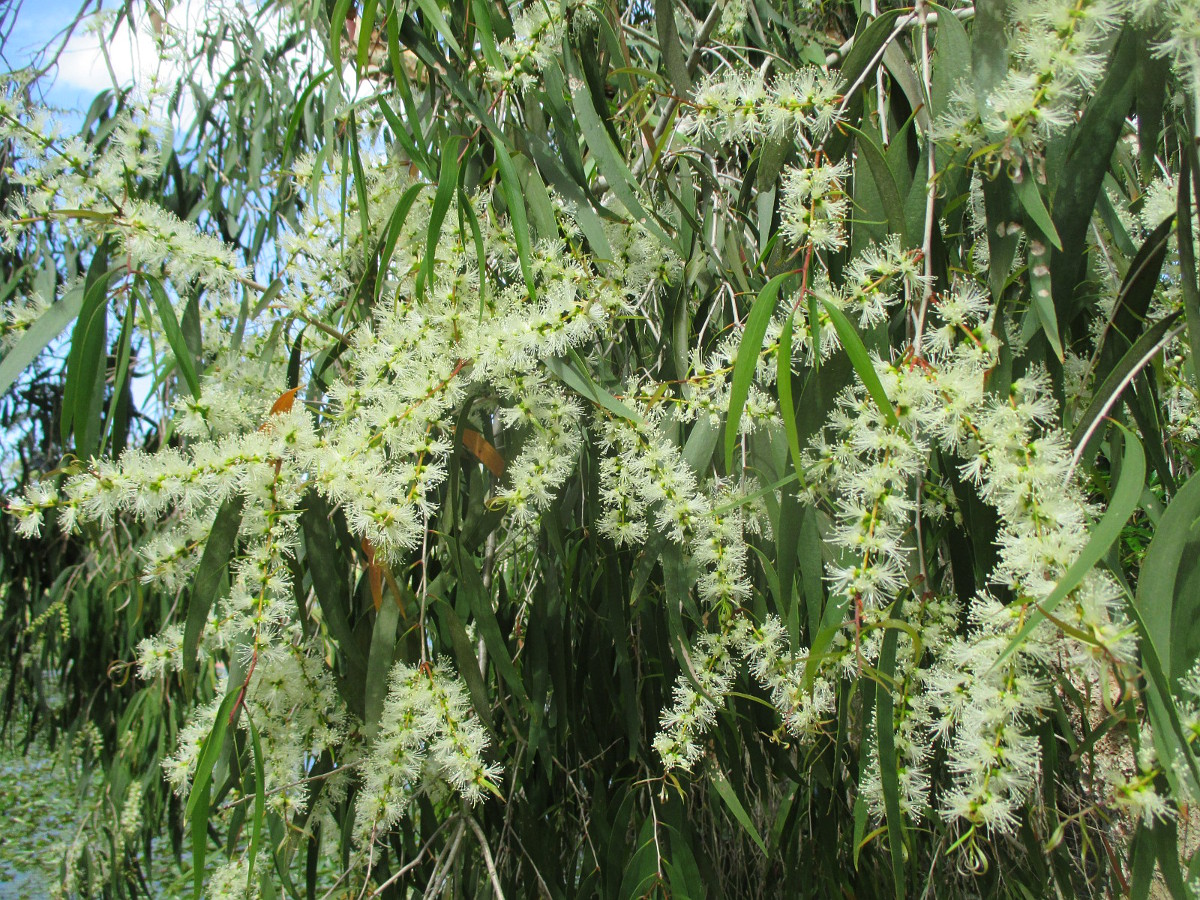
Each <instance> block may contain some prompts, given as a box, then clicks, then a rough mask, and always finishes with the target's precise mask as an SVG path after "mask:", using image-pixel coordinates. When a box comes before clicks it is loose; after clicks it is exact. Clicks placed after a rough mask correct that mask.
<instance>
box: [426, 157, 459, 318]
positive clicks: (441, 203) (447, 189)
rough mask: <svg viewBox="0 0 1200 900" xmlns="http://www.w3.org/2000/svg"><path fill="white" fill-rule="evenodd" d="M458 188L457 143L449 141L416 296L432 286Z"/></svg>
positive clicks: (440, 171) (430, 220) (430, 221)
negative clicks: (443, 231) (448, 217)
mask: <svg viewBox="0 0 1200 900" xmlns="http://www.w3.org/2000/svg"><path fill="white" fill-rule="evenodd" d="M457 188H458V141H457V140H453V141H451V142H450V143H449V144H448V145H447V146H446V147H443V148H442V165H441V168H440V169H439V170H438V183H437V192H436V193H435V194H434V195H433V208H432V209H431V210H430V212H429V229H428V232H427V235H426V243H425V257H424V259H423V260H422V262H421V270H420V271H419V272H418V273H417V296H418V297H421V296H423V294H424V290H425V287H426V286H428V285H432V284H433V278H434V267H435V261H436V258H437V257H436V254H437V247H438V242H439V241H440V240H441V237H442V224H443V223H444V222H445V221H446V213H447V212H448V211H449V209H450V203H451V201H452V200H453V199H454V194H455V191H456V190H457Z"/></svg>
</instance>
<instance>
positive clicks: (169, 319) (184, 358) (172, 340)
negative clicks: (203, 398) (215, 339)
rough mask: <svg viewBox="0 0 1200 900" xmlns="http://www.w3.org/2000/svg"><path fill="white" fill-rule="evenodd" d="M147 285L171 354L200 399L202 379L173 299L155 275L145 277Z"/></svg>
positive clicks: (189, 387) (185, 379) (195, 395)
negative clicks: (197, 370) (185, 337)
mask: <svg viewBox="0 0 1200 900" xmlns="http://www.w3.org/2000/svg"><path fill="white" fill-rule="evenodd" d="M142 278H144V279H145V281H146V284H148V285H149V286H150V295H151V296H152V297H154V305H155V308H156V309H157V311H158V321H159V323H160V324H161V325H162V329H163V333H164V334H165V335H166V336H167V343H168V344H169V345H170V347H171V352H172V353H174V354H175V364H176V365H177V366H178V367H179V371H180V373H181V374H182V375H183V380H184V381H185V382H186V383H187V386H188V390H189V391H191V392H192V396H193V397H194V398H195V399H197V400H199V399H200V379H199V378H198V377H197V375H196V366H195V363H194V362H193V358H192V351H191V350H190V349H189V348H188V345H187V342H186V341H185V340H184V338H183V330H182V329H181V328H180V327H179V320H178V319H177V318H175V307H174V306H172V305H171V299H170V298H169V297H168V296H167V292H166V290H165V289H164V288H163V286H162V282H161V281H159V280H158V279H157V278H155V277H154V276H153V275H143V276H142Z"/></svg>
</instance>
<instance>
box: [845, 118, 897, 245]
mask: <svg viewBox="0 0 1200 900" xmlns="http://www.w3.org/2000/svg"><path fill="white" fill-rule="evenodd" d="M843 127H845V128H846V130H848V131H849V132H851V133H852V134H854V135H855V136H856V137H857V138H858V152H859V153H861V154H862V155H863V158H865V159H866V161H867V166H868V167H869V168H870V170H871V178H872V179H874V181H875V189H876V190H877V191H879V199H880V200H881V201H882V205H883V211H884V214H885V215H886V216H887V223H888V229H889V231H891V233H892V234H897V235H899V236H900V246H901V247H907V246H909V244H908V229H907V224H906V222H905V218H904V199H903V198H902V197H901V196H900V188H899V187H898V186H897V185H896V179H895V178H893V177H892V170H891V169H889V168H888V164H887V160H886V159H884V156H883V151H882V150H880V149H879V147H878V145H877V144H876V143H875V141H873V140H872V139H871V136H870V135H868V134H867V133H866V132H863V131H859V130H858V129H857V128H855V127H854V126H853V125H845V126H843Z"/></svg>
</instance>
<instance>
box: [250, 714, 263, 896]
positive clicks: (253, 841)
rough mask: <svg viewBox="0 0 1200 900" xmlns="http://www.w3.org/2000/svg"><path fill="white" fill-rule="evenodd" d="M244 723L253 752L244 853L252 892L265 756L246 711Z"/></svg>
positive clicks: (260, 826) (261, 818)
mask: <svg viewBox="0 0 1200 900" xmlns="http://www.w3.org/2000/svg"><path fill="white" fill-rule="evenodd" d="M246 725H247V726H248V727H249V729H250V748H251V751H252V752H253V754H254V811H253V813H252V815H253V818H252V820H251V822H250V848H249V850H247V852H246V855H247V856H248V857H249V859H250V866H249V870H248V871H247V873H246V893H247V894H248V895H252V894H253V890H254V863H255V861H256V860H257V859H258V844H259V840H260V838H261V836H262V826H263V817H264V816H265V813H266V810H265V807H266V795H267V792H266V778H267V772H266V758H265V757H264V756H263V751H262V740H261V739H260V738H259V736H258V726H257V725H255V724H254V719H253V717H252V716H250V715H249V713H247V715H246Z"/></svg>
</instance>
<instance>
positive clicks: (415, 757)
mask: <svg viewBox="0 0 1200 900" xmlns="http://www.w3.org/2000/svg"><path fill="white" fill-rule="evenodd" d="M388 684H389V688H388V695H387V699H386V700H385V701H384V707H383V714H382V715H381V717H380V722H379V733H378V735H377V737H376V739H375V743H374V744H373V746H372V747H371V748H370V750H369V751H368V754H367V756H366V758H365V759H364V761H363V768H364V773H365V774H364V780H363V787H362V790H361V792H360V793H359V798H358V810H357V815H356V819H355V826H354V833H355V838H356V840H357V841H358V843H359V844H363V845H371V846H373V845H374V844H375V842H376V841H377V840H379V839H380V837H381V836H382V834H383V833H384V832H386V831H388V830H389V829H390V828H391V827H392V826H394V825H395V824H396V823H397V822H398V821H400V819H401V818H402V817H403V816H404V815H405V814H406V813H407V810H408V806H409V803H410V802H411V801H412V799H413V797H414V796H415V795H416V794H417V793H418V792H419V791H420V790H422V778H423V777H425V778H433V779H435V780H441V781H444V782H446V783H447V784H449V785H450V786H451V787H453V788H454V790H456V791H457V792H458V793H459V794H460V795H461V796H462V797H463V798H464V799H465V800H467V802H469V803H475V802H477V801H478V800H479V799H481V798H482V796H483V793H484V791H488V790H494V786H493V782H494V781H495V780H496V779H497V778H498V777H499V776H500V774H501V769H500V767H499V766H496V765H491V764H488V763H486V762H484V760H483V754H484V752H485V751H486V749H487V746H488V737H487V734H486V733H485V732H484V730H483V726H482V725H481V724H480V723H479V720H478V719H477V718H475V715H474V712H473V711H472V709H471V704H470V701H469V700H468V699H467V695H466V691H465V690H464V688H463V685H462V682H461V681H460V680H459V679H458V678H457V677H456V676H455V675H453V674H452V673H451V672H450V670H449V669H448V668H447V667H446V666H445V665H443V664H439V665H438V666H436V667H427V666H422V667H418V668H415V669H414V668H410V667H409V666H407V665H405V664H404V663H397V664H396V665H395V666H394V667H393V669H392V672H391V675H390V676H389V678H388Z"/></svg>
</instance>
